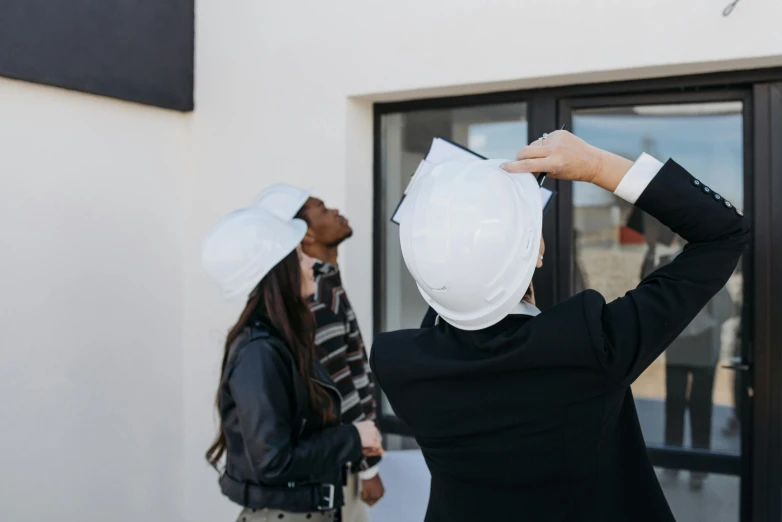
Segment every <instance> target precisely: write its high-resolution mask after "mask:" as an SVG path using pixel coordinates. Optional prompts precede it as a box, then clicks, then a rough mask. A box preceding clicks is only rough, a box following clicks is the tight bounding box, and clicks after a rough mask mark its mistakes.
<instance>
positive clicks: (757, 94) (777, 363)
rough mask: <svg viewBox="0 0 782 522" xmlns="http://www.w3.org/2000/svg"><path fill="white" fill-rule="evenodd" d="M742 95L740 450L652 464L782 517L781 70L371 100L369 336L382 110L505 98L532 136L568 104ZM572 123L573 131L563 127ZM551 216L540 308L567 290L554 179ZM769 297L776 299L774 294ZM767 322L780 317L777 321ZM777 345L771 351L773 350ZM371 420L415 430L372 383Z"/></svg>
mask: <svg viewBox="0 0 782 522" xmlns="http://www.w3.org/2000/svg"><path fill="white" fill-rule="evenodd" d="M729 100H740V101H742V103H743V107H744V109H743V116H744V126H745V129H744V140H745V142H744V166H745V168H744V172H745V191H746V192H745V194H746V195H745V200H746V201H745V208H746V210H747V211H748V215H750V216H751V217H752V219H753V241H752V246H751V252H750V253H748V255H747V256H745V260H744V262H745V263H747V264H748V265H747V266H748V267H750V266H751V267H752V268H753V269H752V270H746V271H745V274H751V275H750V279H751V280H750V281H747V282H745V286H746V287H747V288H748V290H745V292H749V293H748V294H747V295H749V296H751V297H752V300H751V302H747V304H748V306H745V311H744V314H745V315H744V317H743V320H746V321H751V322H748V323H745V324H752V325H753V327H752V329H751V330H752V331H751V333H750V335H749V336H748V340H747V343H749V344H750V346H748V347H747V348H746V352H747V355H748V358H749V361H748V362H750V364H752V366H753V372H752V373H751V374H750V377H749V384H748V386H750V387H752V389H753V390H754V394H753V396H752V398H751V400H748V402H749V404H748V405H749V406H750V407H749V408H747V413H745V414H744V415H745V417H744V418H745V420H746V422H745V423H744V424H745V425H747V426H745V427H744V428H743V430H744V431H743V433H742V455H741V456H740V457H739V456H736V455H729V454H720V453H715V452H707V451H698V450H691V449H684V450H678V449H672V448H664V447H650V449H649V454H650V459H651V460H652V462H653V464H654V465H655V466H660V467H675V468H684V469H690V470H693V471H711V472H715V473H725V474H730V475H740V476H741V481H742V482H741V484H742V486H741V497H740V498H741V500H742V501H741V508H740V520H742V521H749V520H753V521H763V522H782V320H780V319H782V147H780V146H776V147H774V144H775V143H776V144H779V143H782V68H773V69H759V70H745V71H728V72H719V73H709V74H699V75H691V76H676V77H663V78H649V79H639V80H631V81H621V82H608V83H595V84H581V85H569V86H562V87H549V88H540V89H527V90H515V91H503V92H492V93H484V94H475V95H467V96H454V97H447V98H430V99H417V100H407V101H398V102H389V103H377V104H375V105H374V108H373V116H374V126H373V128H374V142H373V147H374V150H373V152H374V164H373V180H374V187H375V188H374V215H373V236H374V237H373V287H372V290H373V297H372V299H373V300H372V304H373V334H376V333H378V332H379V331H380V327H381V324H382V312H383V306H384V295H383V285H382V278H383V276H384V274H383V273H382V266H383V256H384V250H383V249H384V242H383V241H382V238H383V227H384V225H385V223H384V221H383V209H382V204H383V198H382V196H383V194H382V187H383V179H382V165H381V147H382V143H381V140H382V132H381V119H382V117H383V115H385V114H390V113H398V112H410V111H418V110H431V109H449V108H462V107H474V106H480V105H494V104H503V103H520V102H525V103H526V104H527V123H528V129H529V131H528V132H529V136H530V139H532V137H534V136H539V135H541V134H542V133H543V132H547V131H550V130H551V129H555V128H558V127H560V126H561V125H562V124H568V125H569V124H570V123H571V122H570V114H571V112H572V110H573V109H577V108H582V107H589V108H596V107H600V106H616V105H625V104H627V103H630V104H639V105H645V104H666V103H696V102H715V101H729ZM569 128H572V127H569ZM556 190H557V192H558V194H559V195H558V197H557V198H556V200H555V201H554V203H553V204H554V205H555V207H556V208H555V212H556V219H554V220H548V221H547V222H546V223H544V230H543V234H544V237H545V238H546V244H547V247H548V248H549V249H550V248H552V246H553V248H554V249H555V256H556V259H558V260H560V262H559V263H556V266H553V265H544V268H543V269H541V270H540V272H539V273H538V274H536V281H538V280H540V282H536V297H537V298H538V301H539V302H540V305H541V307H543V308H546V307H548V306H551V305H553V304H554V303H556V302H558V301H559V300H561V299H562V298H564V297H567V296H569V291H570V284H569V280H570V261H571V259H572V255H573V252H572V245H571V243H570V235H571V229H572V202H571V197H570V196H571V194H572V192H571V187H570V184H569V183H560V182H557V186H556ZM774 296H776V300H775V299H774ZM774 318H777V320H776V321H774ZM775 348H776V351H775ZM377 393H378V404H379V407H380V411H379V413H378V419H379V420H378V423H379V426H380V428H381V430H382V431H383V432H384V433H386V434H397V435H407V436H409V435H412V433H411V432H410V430H409V428H408V427H407V426H405V424H404V423H403V422H402V421H401V420H399V419H398V418H397V417H396V416H394V415H393V414H390V413H389V412H386V411H384V409H383V402H382V401H381V400H380V398H381V395H380V394H381V390H380V387H377Z"/></svg>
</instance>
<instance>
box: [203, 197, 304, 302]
mask: <svg viewBox="0 0 782 522" xmlns="http://www.w3.org/2000/svg"><path fill="white" fill-rule="evenodd" d="M306 233H307V224H306V223H305V222H304V221H302V220H301V219H291V220H287V221H283V220H282V219H279V218H278V217H277V216H275V215H273V214H271V213H270V212H268V211H266V210H264V209H259V208H245V209H241V210H237V211H235V212H232V213H230V214H228V215H227V216H225V217H224V218H222V219H221V220H220V221H219V222H218V223H217V224H216V225H215V226H214V227H213V228H212V230H210V231H209V233H208V234H207V236H206V239H205V240H204V243H203V247H202V250H201V263H202V265H203V267H204V270H206V272H207V273H208V274H209V276H210V277H211V278H212V279H213V280H214V281H215V283H217V285H218V286H219V287H220V290H221V291H222V293H223V297H224V298H225V299H227V300H234V299H237V300H238V299H240V298H241V299H246V298H247V296H248V295H249V294H250V292H251V291H252V290H253V289H254V288H255V287H256V286H257V285H258V283H260V282H261V279H263V278H264V277H265V276H266V274H268V273H269V271H270V270H271V269H272V268H274V266H275V265H277V263H279V262H280V261H282V260H283V259H284V258H285V256H287V255H288V254H290V253H291V252H292V251H293V250H294V249H295V248H296V247H297V246H298V244H299V243H300V242H301V240H302V238H303V237H304V235H305V234H306Z"/></svg>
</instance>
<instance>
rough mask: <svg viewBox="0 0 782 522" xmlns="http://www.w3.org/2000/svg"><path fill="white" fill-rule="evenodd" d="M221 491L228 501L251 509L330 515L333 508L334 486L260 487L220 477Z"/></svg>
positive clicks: (224, 475) (224, 476)
mask: <svg viewBox="0 0 782 522" xmlns="http://www.w3.org/2000/svg"><path fill="white" fill-rule="evenodd" d="M220 488H221V489H222V490H223V494H224V495H225V496H227V497H228V498H229V499H231V500H233V501H234V502H236V503H237V504H241V505H243V506H246V507H248V508H250V509H263V508H271V509H282V510H286V511H330V510H332V509H334V508H335V506H334V499H335V491H336V486H335V485H334V484H307V485H297V484H296V483H294V482H289V483H288V487H274V486H261V485H259V484H252V483H250V482H242V481H238V480H236V479H233V478H231V477H229V476H228V475H226V474H225V473H223V474H222V475H221V476H220Z"/></svg>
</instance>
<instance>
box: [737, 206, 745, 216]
mask: <svg viewBox="0 0 782 522" xmlns="http://www.w3.org/2000/svg"><path fill="white" fill-rule="evenodd" d="M736 214H738V215H739V216H743V215H744V212H742V211H741V209H738V208H737V209H736Z"/></svg>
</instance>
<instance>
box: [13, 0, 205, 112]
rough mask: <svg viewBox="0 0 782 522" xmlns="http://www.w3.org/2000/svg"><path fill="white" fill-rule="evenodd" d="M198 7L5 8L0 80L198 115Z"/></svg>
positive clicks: (120, 3) (61, 2)
mask: <svg viewBox="0 0 782 522" xmlns="http://www.w3.org/2000/svg"><path fill="white" fill-rule="evenodd" d="M193 2H194V0H0V76H7V77H9V78H16V79H20V80H28V81H31V82H37V83H43V84H47V85H54V86H58V87H64V88H66V89H74V90H77V91H83V92H88V93H93V94H100V95H104V96H111V97H113V98H120V99H123V100H129V101H134V102H139V103H144V104H148V105H156V106H159V107H165V108H170V109H177V110H181V111H189V110H192V109H193V47H194V43H193V32H194V28H193V23H194V5H193Z"/></svg>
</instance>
